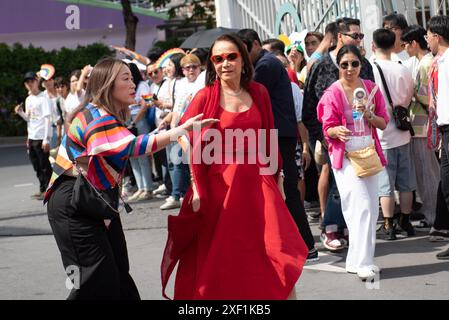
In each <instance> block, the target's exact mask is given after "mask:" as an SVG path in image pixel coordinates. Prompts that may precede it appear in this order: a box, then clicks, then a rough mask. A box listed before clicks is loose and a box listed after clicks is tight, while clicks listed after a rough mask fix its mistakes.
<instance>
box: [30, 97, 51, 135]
mask: <svg viewBox="0 0 449 320" xmlns="http://www.w3.org/2000/svg"><path fill="white" fill-rule="evenodd" d="M50 104H51V102H50V100H49V99H48V98H47V96H46V95H45V93H43V92H40V93H39V94H38V95H37V96H35V95H29V96H28V98H26V100H25V113H26V114H27V116H28V119H29V120H28V122H27V125H28V139H31V140H46V139H50V136H48V137H45V118H46V117H48V118H49V119H50V118H51V114H52V112H51V105H50ZM47 133H48V134H49V135H50V134H51V131H50V130H49V131H48V132H47Z"/></svg>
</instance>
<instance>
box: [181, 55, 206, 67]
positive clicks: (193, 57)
mask: <svg viewBox="0 0 449 320" xmlns="http://www.w3.org/2000/svg"><path fill="white" fill-rule="evenodd" d="M189 63H193V64H197V65H201V60H200V58H198V57H197V56H196V55H194V54H193V53H189V54H186V55H185V56H184V57H183V58H182V59H181V67H184V66H185V65H188V64H189Z"/></svg>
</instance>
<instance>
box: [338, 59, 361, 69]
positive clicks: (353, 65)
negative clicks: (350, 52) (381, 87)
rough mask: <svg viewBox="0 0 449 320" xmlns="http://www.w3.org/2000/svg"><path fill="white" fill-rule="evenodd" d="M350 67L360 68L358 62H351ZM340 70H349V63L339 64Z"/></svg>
mask: <svg viewBox="0 0 449 320" xmlns="http://www.w3.org/2000/svg"><path fill="white" fill-rule="evenodd" d="M351 67H353V68H358V67H360V61H352V62H351ZM340 68H342V69H343V70H347V69H348V68H349V62H343V63H341V64H340Z"/></svg>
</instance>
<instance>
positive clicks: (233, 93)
mask: <svg viewBox="0 0 449 320" xmlns="http://www.w3.org/2000/svg"><path fill="white" fill-rule="evenodd" d="M222 90H223V92H224V93H226V94H227V95H229V96H233V97H237V96H239V95H240V94H241V93H242V90H243V89H242V88H240V90H239V91H237V92H229V91H226V90H224V89H222Z"/></svg>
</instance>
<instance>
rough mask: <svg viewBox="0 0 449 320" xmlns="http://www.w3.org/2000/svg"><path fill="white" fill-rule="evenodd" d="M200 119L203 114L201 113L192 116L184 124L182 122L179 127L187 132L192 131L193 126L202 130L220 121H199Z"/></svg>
mask: <svg viewBox="0 0 449 320" xmlns="http://www.w3.org/2000/svg"><path fill="white" fill-rule="evenodd" d="M202 117H203V114H202V113H201V114H199V115H196V116H194V117H193V118H190V119H189V120H187V121H186V122H184V123H183V124H182V125H181V127H182V129H184V130H187V131H192V130H193V126H194V125H195V126H197V125H199V126H200V127H201V128H204V127H207V126H210V125H212V124H214V123H217V122H220V120H218V119H204V120H201V118H202Z"/></svg>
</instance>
